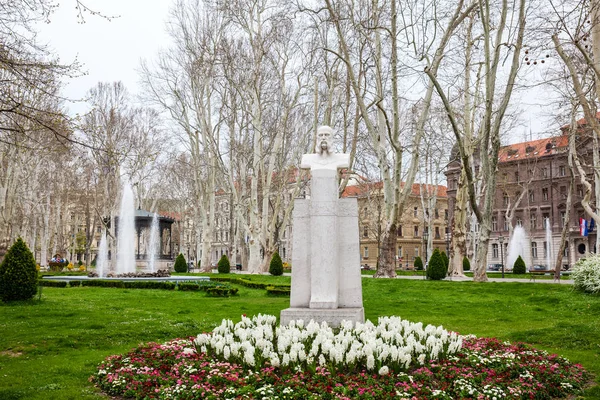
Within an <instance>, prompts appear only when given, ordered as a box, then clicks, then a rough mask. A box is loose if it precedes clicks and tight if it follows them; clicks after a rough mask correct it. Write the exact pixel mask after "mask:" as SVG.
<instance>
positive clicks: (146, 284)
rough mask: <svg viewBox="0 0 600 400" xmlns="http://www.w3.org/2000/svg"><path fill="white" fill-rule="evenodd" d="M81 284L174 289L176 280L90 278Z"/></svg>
mask: <svg viewBox="0 0 600 400" xmlns="http://www.w3.org/2000/svg"><path fill="white" fill-rule="evenodd" d="M81 286H96V287H115V288H125V289H165V290H174V289H175V286H176V284H175V283H174V282H162V281H108V280H100V279H98V280H96V279H95V280H89V281H81Z"/></svg>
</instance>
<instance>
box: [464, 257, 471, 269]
mask: <svg viewBox="0 0 600 400" xmlns="http://www.w3.org/2000/svg"><path fill="white" fill-rule="evenodd" d="M469 270H471V262H470V261H469V259H468V258H467V256H464V257H463V271H469Z"/></svg>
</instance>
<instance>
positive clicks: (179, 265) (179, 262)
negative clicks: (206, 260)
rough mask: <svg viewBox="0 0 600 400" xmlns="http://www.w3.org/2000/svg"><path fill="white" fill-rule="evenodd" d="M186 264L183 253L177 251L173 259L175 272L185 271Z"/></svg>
mask: <svg viewBox="0 0 600 400" xmlns="http://www.w3.org/2000/svg"><path fill="white" fill-rule="evenodd" d="M187 269H188V266H187V262H186V261H185V257H184V256H183V254H181V253H179V255H178V256H177V258H176V259H175V272H187Z"/></svg>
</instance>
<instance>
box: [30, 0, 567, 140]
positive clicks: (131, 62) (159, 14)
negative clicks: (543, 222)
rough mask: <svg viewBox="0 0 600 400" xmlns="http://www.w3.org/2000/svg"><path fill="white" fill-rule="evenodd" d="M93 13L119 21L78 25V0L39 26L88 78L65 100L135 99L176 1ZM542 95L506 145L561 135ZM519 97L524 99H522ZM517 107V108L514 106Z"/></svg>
mask: <svg viewBox="0 0 600 400" xmlns="http://www.w3.org/2000/svg"><path fill="white" fill-rule="evenodd" d="M85 4H86V5H88V6H90V8H92V9H94V10H96V11H99V12H102V13H103V14H104V15H108V16H116V15H118V16H119V17H118V18H114V19H112V20H111V21H107V20H106V19H104V18H100V17H97V16H90V15H88V14H86V15H85V20H86V21H85V23H84V24H81V23H78V22H79V20H78V18H77V13H76V10H75V0H63V2H61V6H60V7H59V9H58V10H57V11H56V12H55V13H54V14H53V15H52V17H51V22H50V24H41V25H40V26H39V29H40V35H39V39H40V40H41V41H42V42H46V43H48V44H49V45H50V46H51V48H52V49H54V50H55V51H56V53H57V54H58V55H59V56H60V58H61V61H62V62H63V63H70V62H71V61H73V60H74V59H75V57H78V59H79V61H80V62H82V63H83V68H84V70H85V71H86V72H87V73H88V75H86V76H83V77H80V78H75V79H72V80H70V81H69V83H68V84H67V86H66V88H65V91H64V93H65V95H66V96H67V97H69V98H71V99H80V98H83V97H84V96H85V93H86V92H87V91H88V90H89V89H90V88H91V87H93V86H95V85H96V84H97V83H98V82H100V81H102V82H113V81H119V80H120V81H122V82H123V83H124V84H125V87H126V88H127V89H128V90H129V92H130V93H132V94H136V93H137V92H138V91H139V88H138V80H139V78H138V72H137V70H138V69H139V66H140V60H141V59H153V58H154V57H155V56H156V54H157V53H158V50H159V49H161V48H165V47H167V46H168V44H169V37H168V35H167V34H166V33H165V21H166V18H167V16H168V12H169V8H170V7H171V4H173V1H172V0H86V1H85ZM538 93H540V91H539V89H538V90H532V91H531V92H530V93H520V94H518V95H516V96H515V98H513V100H514V101H515V102H516V104H518V106H517V107H518V108H520V109H521V110H522V114H521V118H520V119H521V121H522V125H521V126H520V127H518V128H516V129H514V130H513V131H512V132H510V137H506V138H505V140H506V142H520V141H524V140H528V139H529V136H530V135H529V127H530V126H531V132H532V135H531V138H532V139H538V138H541V137H548V136H549V135H555V134H558V133H559V132H558V126H556V124H555V123H551V122H549V120H548V114H553V113H552V112H548V109H550V111H552V110H551V107H552V105H548V106H545V107H540V106H539V104H540V103H546V104H547V103H548V102H549V101H548V100H549V99H548V93H547V92H546V93H544V94H543V95H542V96H540V95H539V94H538ZM518 97H521V99H519V98H518ZM513 104H515V103H513ZM87 107H88V106H87V105H86V104H85V103H81V102H80V103H72V104H69V105H68V108H69V110H70V112H71V114H75V113H82V112H85V111H87Z"/></svg>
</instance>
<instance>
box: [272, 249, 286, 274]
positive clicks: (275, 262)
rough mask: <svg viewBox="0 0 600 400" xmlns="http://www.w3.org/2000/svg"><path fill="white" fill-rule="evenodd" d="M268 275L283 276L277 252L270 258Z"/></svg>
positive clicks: (281, 264)
mask: <svg viewBox="0 0 600 400" xmlns="http://www.w3.org/2000/svg"><path fill="white" fill-rule="evenodd" d="M269 273H270V274H271V275H275V276H280V275H283V262H282V261H281V257H279V253H278V252H275V253H274V254H273V257H271V263H270V264H269Z"/></svg>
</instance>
